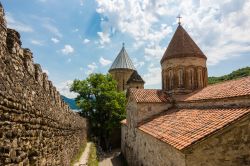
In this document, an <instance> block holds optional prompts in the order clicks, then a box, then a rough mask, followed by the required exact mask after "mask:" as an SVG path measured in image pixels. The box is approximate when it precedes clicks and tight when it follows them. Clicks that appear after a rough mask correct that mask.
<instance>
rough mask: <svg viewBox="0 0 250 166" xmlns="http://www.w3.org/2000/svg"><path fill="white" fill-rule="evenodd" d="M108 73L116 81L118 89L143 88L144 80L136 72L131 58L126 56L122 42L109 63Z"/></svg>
mask: <svg viewBox="0 0 250 166" xmlns="http://www.w3.org/2000/svg"><path fill="white" fill-rule="evenodd" d="M109 73H110V74H111V75H112V77H113V78H114V79H115V80H116V81H117V90H118V91H125V90H127V89H128V88H144V83H145V82H144V81H143V79H142V78H141V76H140V75H139V74H138V73H137V71H136V68H135V67H134V65H133V62H132V60H131V59H130V58H129V56H128V53H127V51H126V49H125V44H124V43H123V44H122V49H121V51H120V52H119V54H118V55H117V57H116V58H115V60H114V62H113V64H112V65H111V67H110V69H109Z"/></svg>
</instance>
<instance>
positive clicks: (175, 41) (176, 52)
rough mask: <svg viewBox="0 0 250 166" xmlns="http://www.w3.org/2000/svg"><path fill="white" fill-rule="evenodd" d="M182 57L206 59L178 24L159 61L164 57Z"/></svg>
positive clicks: (164, 58)
mask: <svg viewBox="0 0 250 166" xmlns="http://www.w3.org/2000/svg"><path fill="white" fill-rule="evenodd" d="M182 57H200V58H205V59H207V57H206V56H205V55H204V53H203V52H202V51H201V49H200V48H199V47H198V46H197V44H196V43H195V42H194V41H193V39H192V38H191V37H190V36H189V34H188V33H187V32H186V31H185V29H184V28H183V27H182V26H181V25H179V26H178V27H177V29H176V31H175V33H174V36H173V38H172V39H171V41H170V43H169V45H168V48H167V50H166V51H165V53H164V55H163V57H162V59H161V63H162V62H163V61H164V60H166V59H171V58H182Z"/></svg>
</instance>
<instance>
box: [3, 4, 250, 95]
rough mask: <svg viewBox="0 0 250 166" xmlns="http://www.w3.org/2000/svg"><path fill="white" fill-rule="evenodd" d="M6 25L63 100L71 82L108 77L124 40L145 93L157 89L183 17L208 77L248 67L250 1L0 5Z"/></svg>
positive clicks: (249, 62) (249, 51) (249, 57)
mask: <svg viewBox="0 0 250 166" xmlns="http://www.w3.org/2000/svg"><path fill="white" fill-rule="evenodd" d="M1 2H2V4H3V6H4V8H5V13H6V19H7V22H8V26H9V27H10V28H14V29H16V30H18V31H19V32H20V34H21V40H22V43H23V47H24V48H30V49H31V50H32V51H33V54H34V61H35V62H36V63H39V64H41V66H42V68H43V70H44V72H47V73H48V75H49V79H50V80H52V81H53V83H54V85H55V86H56V87H57V89H58V90H59V91H60V92H61V94H63V95H66V96H67V97H74V95H75V94H72V93H70V92H69V90H68V89H69V88H68V85H69V84H70V83H71V82H72V81H73V80H74V79H75V78H78V79H84V78H86V77H87V76H88V75H89V74H90V73H93V72H101V73H107V71H108V69H109V67H110V65H111V62H112V61H113V60H114V59H115V57H116V56H117V54H118V53H119V51H120V49H121V46H122V42H125V47H126V50H127V52H128V54H129V56H130V57H131V59H132V61H133V63H134V65H135V66H136V68H137V70H138V72H139V73H140V74H141V76H142V77H143V78H144V80H145V81H146V85H145V87H146V88H161V68H160V59H161V57H162V55H163V53H164V51H165V49H166V47H167V45H168V43H169V40H170V39H171V37H172V35H173V33H174V31H175V29H176V27H177V19H176V16H177V15H178V14H181V15H182V17H183V19H182V25H183V27H184V28H185V29H186V30H187V32H188V33H189V34H190V35H191V37H192V38H193V39H194V40H195V42H196V43H197V44H198V45H199V47H200V48H201V49H202V50H203V52H204V53H205V54H206V56H207V57H208V62H207V64H208V72H209V76H220V75H223V74H227V73H230V72H232V71H233V70H236V69H238V68H241V67H245V66H250V54H249V53H250V40H249V39H250V28H249V27H250V18H249V15H250V1H249V0H224V1H223V0H222V1H218V0H202V1H199V0H169V1H166V0H22V1H20V0H1Z"/></svg>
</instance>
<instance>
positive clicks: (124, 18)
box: [96, 0, 250, 65]
mask: <svg viewBox="0 0 250 166" xmlns="http://www.w3.org/2000/svg"><path fill="white" fill-rule="evenodd" d="M96 2H97V12H98V13H100V14H101V16H102V18H105V19H102V23H101V26H102V29H103V32H106V34H109V35H110V34H112V32H110V31H111V29H112V30H114V31H119V32H121V33H124V34H126V35H129V36H130V37H132V39H133V40H134V43H135V44H134V48H135V49H137V48H140V47H141V46H144V47H145V50H144V51H145V58H146V60H153V59H154V60H159V59H160V57H162V55H163V53H164V50H165V47H166V46H167V44H168V42H169V38H170V37H171V36H172V32H173V29H175V28H176V26H177V19H176V16H177V15H178V14H179V13H180V14H181V15H182V18H183V19H182V21H181V22H182V25H183V26H184V27H185V29H186V30H187V31H188V33H189V34H190V35H191V37H192V38H193V39H194V41H195V42H196V43H197V44H198V45H199V47H200V48H201V49H202V50H203V52H204V53H205V54H206V56H207V57H208V64H209V65H214V64H217V63H219V62H221V61H222V60H225V59H228V58H231V57H232V56H237V55H238V56H239V55H241V54H242V53H249V38H250V28H249V27H250V17H249V11H250V1H249V0H240V1H236V0H234V1H233V0H226V1H216V0H204V1H194V0H177V1H176V0H169V1H166V0H157V1H150V0H140V1H138V0H120V1H118V0H105V1H100V0H96ZM107 32H109V33H107ZM170 34H171V36H170ZM166 39H168V40H166ZM163 42H164V43H163Z"/></svg>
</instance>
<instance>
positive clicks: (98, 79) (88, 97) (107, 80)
mask: <svg viewBox="0 0 250 166" xmlns="http://www.w3.org/2000/svg"><path fill="white" fill-rule="evenodd" d="M116 87H117V83H116V81H115V80H114V79H113V78H112V76H111V75H110V74H107V75H103V74H91V75H90V76H89V77H88V78H86V80H75V81H74V82H73V84H72V86H71V91H74V92H76V93H78V94H79V95H78V96H77V98H76V103H77V106H78V107H79V108H80V109H81V112H80V115H81V116H83V117H86V118H88V120H89V126H90V130H91V133H92V134H93V135H94V136H96V137H97V138H98V139H99V141H100V142H101V146H102V147H103V148H104V149H107V148H108V145H109V143H110V139H109V137H110V135H111V132H112V131H113V130H114V129H115V128H120V121H121V120H122V119H125V105H126V96H125V94H124V92H118V91H117V90H116Z"/></svg>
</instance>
